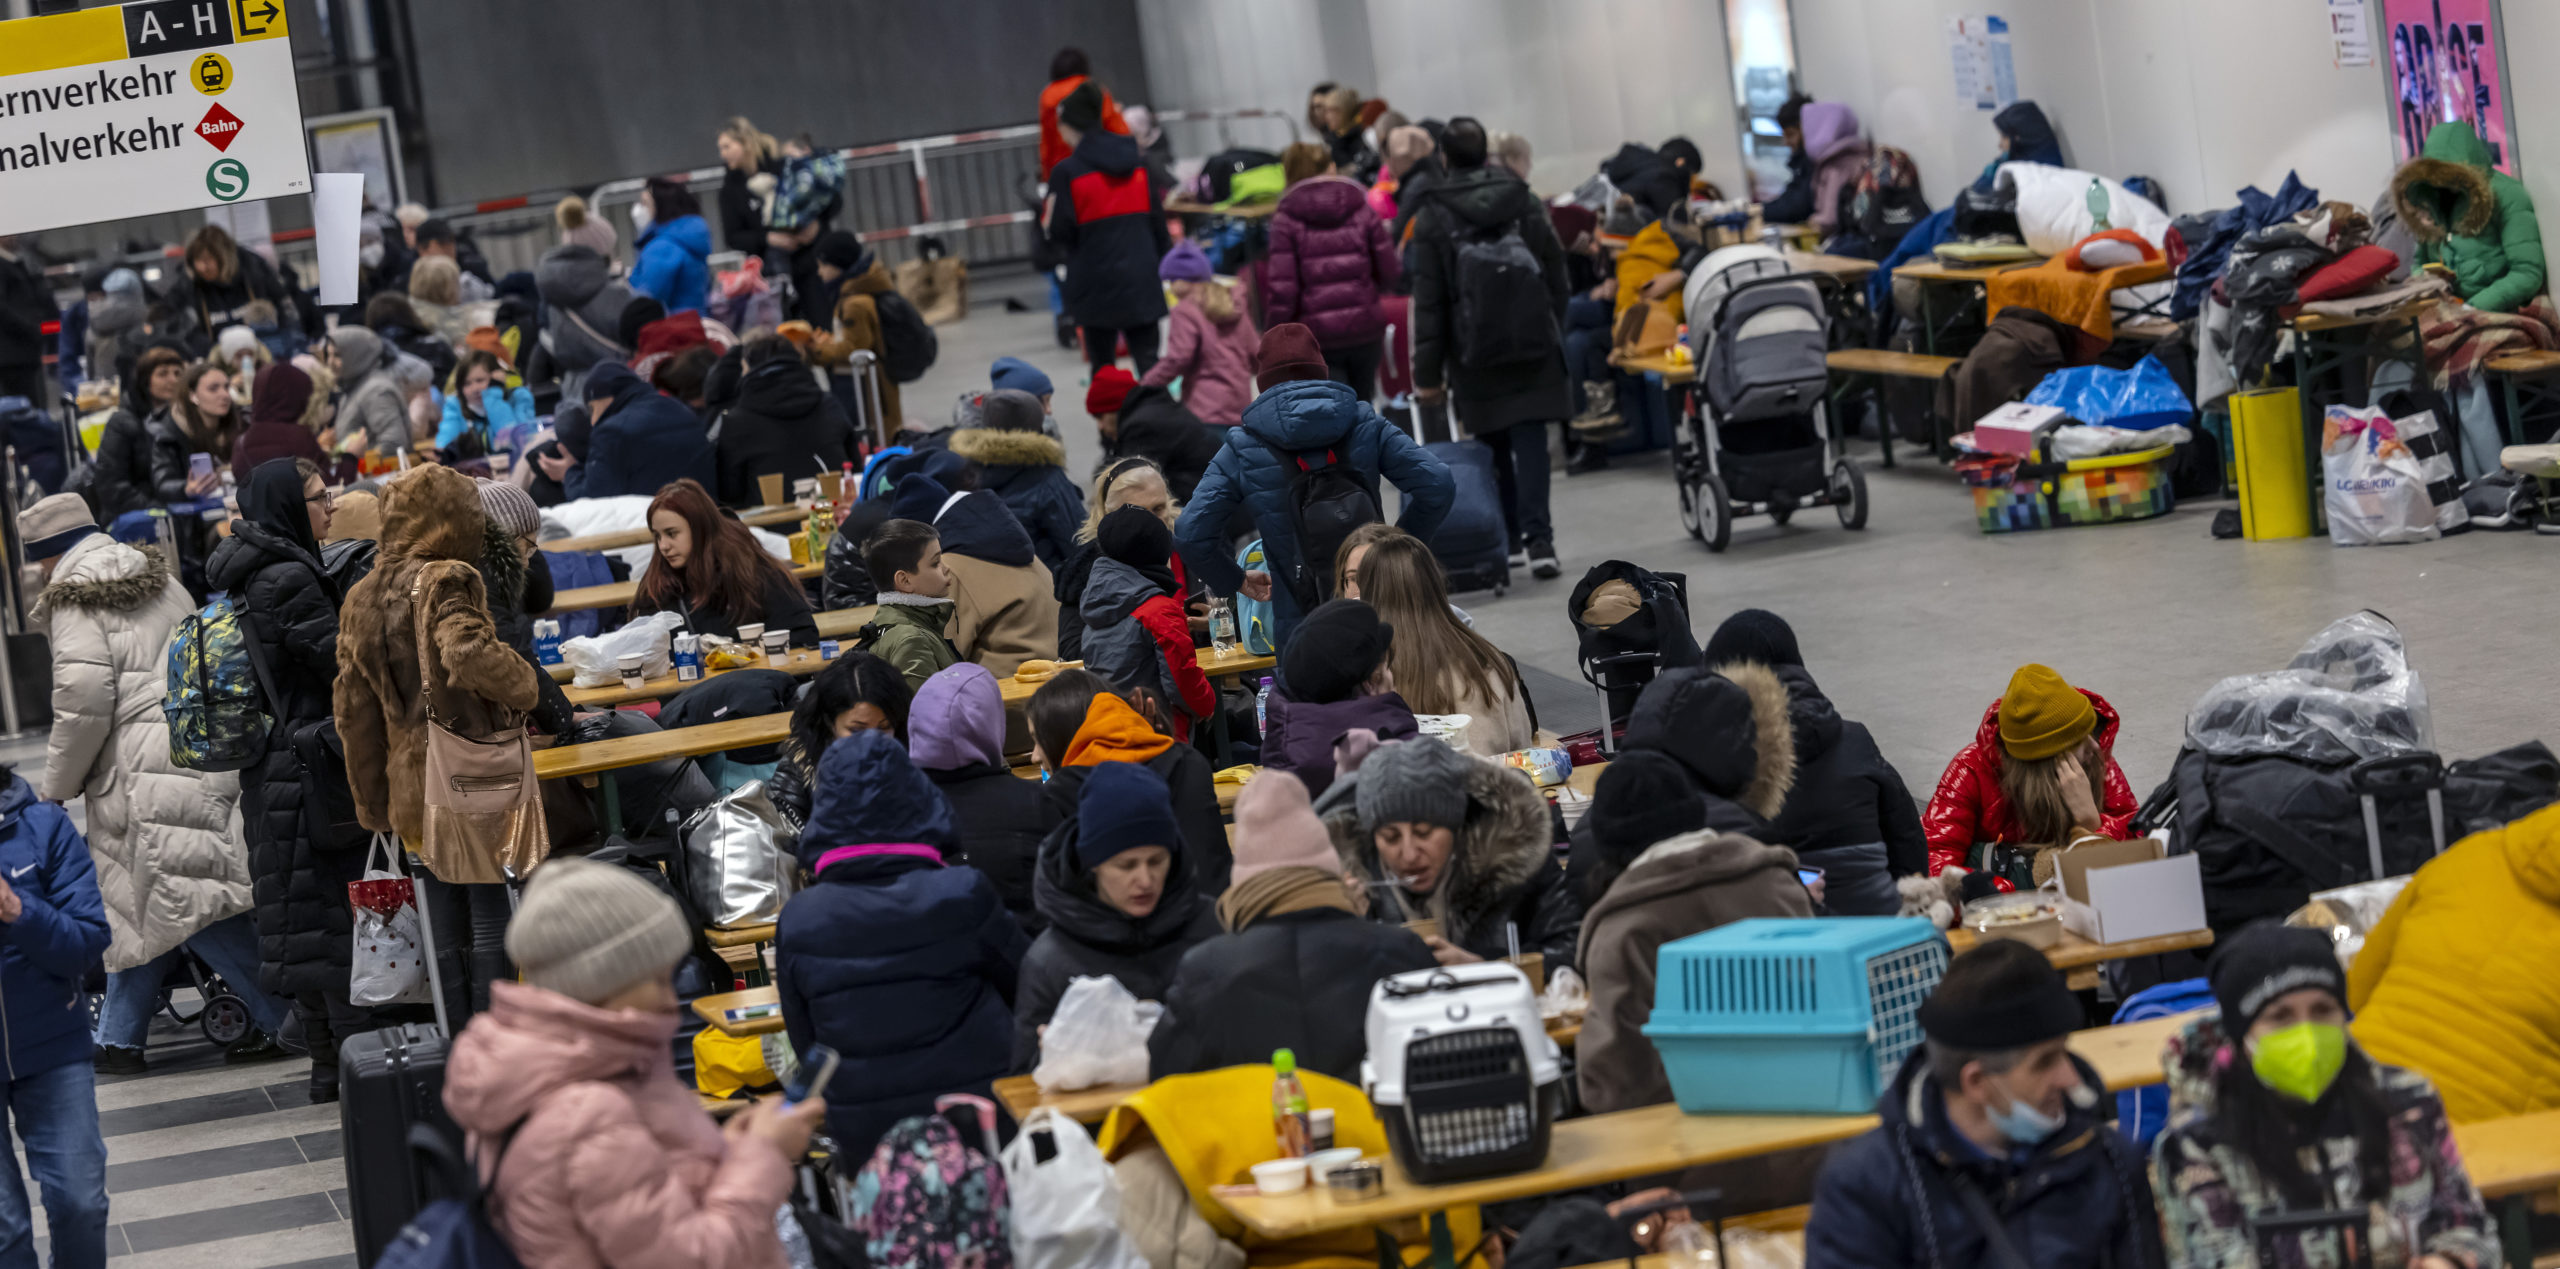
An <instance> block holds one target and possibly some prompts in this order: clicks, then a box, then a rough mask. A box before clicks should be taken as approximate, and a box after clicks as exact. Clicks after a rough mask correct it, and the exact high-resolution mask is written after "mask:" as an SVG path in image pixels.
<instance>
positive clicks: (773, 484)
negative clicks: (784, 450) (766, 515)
mask: <svg viewBox="0 0 2560 1269" xmlns="http://www.w3.org/2000/svg"><path fill="white" fill-rule="evenodd" d="M782 482H783V476H782V473H781V472H775V473H773V474H772V475H770V476H758V477H756V489H757V491H758V492H760V493H762V494H763V495H764V505H766V506H768V507H778V506H781V505H782V494H783V483H782Z"/></svg>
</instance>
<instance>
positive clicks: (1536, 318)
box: [1449, 213, 1556, 370]
mask: <svg viewBox="0 0 2560 1269" xmlns="http://www.w3.org/2000/svg"><path fill="white" fill-rule="evenodd" d="M1449 218H1450V229H1451V237H1453V238H1454V239H1455V240H1456V242H1457V268H1456V270H1455V271H1454V276H1455V281H1456V287H1457V294H1458V305H1457V309H1458V311H1457V329H1456V330H1454V331H1453V332H1451V334H1452V336H1453V338H1452V339H1451V340H1450V344H1451V347H1452V348H1453V349H1454V351H1455V352H1456V353H1457V358H1458V364H1459V365H1461V366H1465V367H1466V368H1468V369H1470V370H1482V369H1485V368H1487V367H1491V366H1507V365H1511V364H1512V363H1514V362H1521V361H1530V360H1533V359H1536V358H1539V357H1544V356H1546V355H1547V354H1549V353H1551V352H1554V351H1555V348H1556V323H1555V314H1554V313H1553V312H1552V311H1551V310H1550V308H1549V306H1548V297H1547V275H1546V272H1545V271H1544V270H1542V269H1540V268H1539V267H1538V257H1537V256H1536V255H1534V254H1531V252H1530V250H1529V244H1528V242H1527V240H1525V239H1523V238H1522V237H1521V236H1520V222H1519V221H1517V220H1513V221H1508V222H1505V223H1504V224H1503V226H1502V227H1501V228H1500V229H1498V230H1483V229H1469V228H1467V227H1465V226H1463V225H1461V224H1459V223H1458V221H1457V216H1456V215H1455V213H1451V214H1450V217H1449Z"/></svg>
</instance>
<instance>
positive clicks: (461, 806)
mask: <svg viewBox="0 0 2560 1269" xmlns="http://www.w3.org/2000/svg"><path fill="white" fill-rule="evenodd" d="M448 578H454V579H456V584H467V585H468V586H469V587H470V589H471V592H472V594H473V595H474V597H475V599H476V598H477V595H478V591H479V586H480V579H479V575H478V574H477V573H475V572H474V571H473V570H472V568H471V566H470V565H468V564H465V563H462V562H461V561H459V560H438V561H435V562H433V563H430V564H428V565H427V566H426V567H424V568H422V569H419V570H418V574H417V576H416V577H415V578H414V579H412V580H411V581H410V583H409V619H410V624H411V625H412V626H414V627H415V628H416V630H417V637H418V702H419V705H420V707H421V708H422V709H424V710H425V712H426V715H427V755H426V779H425V784H426V790H425V802H426V840H424V841H421V842H418V843H416V850H417V852H418V858H419V859H420V860H421V861H423V862H424V863H425V864H426V865H427V871H429V872H432V873H434V874H435V876H436V879H437V880H438V881H442V882H444V883H446V884H448V885H478V884H487V883H494V882H504V881H510V880H515V879H519V878H523V877H525V876H528V875H530V874H531V873H532V872H533V868H534V865H536V864H539V863H541V862H542V858H543V856H544V855H547V854H549V853H550V851H551V839H550V834H549V832H548V830H547V829H546V828H545V827H544V825H543V819H542V797H541V793H540V784H539V782H538V781H537V780H535V778H534V774H533V742H532V740H531V739H529V738H528V737H527V736H526V735H525V731H524V719H523V718H522V717H518V718H517V719H516V720H515V723H514V725H512V726H507V727H500V728H498V729H496V730H494V731H492V732H490V733H489V734H488V735H486V736H482V737H477V738H474V737H470V736H465V735H463V734H462V733H460V732H457V731H455V730H453V729H452V728H450V727H447V726H446V725H445V722H444V719H443V718H441V717H439V716H438V715H437V713H436V689H435V680H436V673H435V667H436V665H437V658H436V656H435V640H434V639H433V638H432V637H431V635H430V633H429V631H430V628H431V627H432V625H433V624H434V623H433V621H432V620H431V619H430V617H429V615H428V614H427V613H426V612H425V611H423V605H421V604H420V602H419V597H420V596H422V595H424V594H425V593H426V592H427V591H428V589H430V588H431V587H434V586H436V585H438V584H440V583H443V582H444V581H445V580H446V579H448Z"/></svg>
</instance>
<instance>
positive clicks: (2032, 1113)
mask: <svg viewBox="0 0 2560 1269" xmlns="http://www.w3.org/2000/svg"><path fill="white" fill-rule="evenodd" d="M2001 1091H2002V1092H2007V1091H2008V1090H2007V1089H2002V1090H2001ZM1983 1113H1984V1114H1986V1115H1988V1116H1990V1118H1991V1126H1992V1128H1994V1129H1995V1130H1997V1131H1998V1132H1999V1134H2000V1135H2001V1136H2003V1137H2005V1138H2007V1139H2008V1141H2009V1144H2011V1145H2016V1146H2032V1145H2034V1144H2035V1143H2037V1142H2039V1141H2042V1140H2044V1139H2045V1138H2047V1137H2050V1136H2052V1135H2053V1134H2055V1133H2057V1132H2060V1131H2062V1116H2060V1115H2048V1114H2046V1113H2044V1110H2043V1109H2042V1108H2041V1107H2038V1106H2036V1105H2035V1104H2033V1103H2031V1102H2028V1101H2025V1100H2024V1099H2021V1098H2016V1097H2012V1098H2010V1099H2009V1105H2008V1107H2007V1108H2006V1109H2002V1108H1998V1107H1986V1108H1985V1109H1984V1111H1983Z"/></svg>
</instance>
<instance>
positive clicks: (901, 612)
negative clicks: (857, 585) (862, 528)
mask: <svg viewBox="0 0 2560 1269" xmlns="http://www.w3.org/2000/svg"><path fill="white" fill-rule="evenodd" d="M862 562H863V565H864V566H865V567H867V568H869V569H870V570H871V576H872V577H873V578H875V579H877V580H880V581H885V582H888V583H889V589H887V590H884V591H882V592H880V611H879V615H877V616H875V617H873V618H872V619H871V624H870V625H868V626H866V627H864V628H863V642H862V645H861V646H862V650H863V651H866V652H869V653H871V654H872V655H874V656H877V657H879V658H880V659H881V660H883V661H886V662H888V663H889V664H891V665H893V666H896V667H897V668H898V673H899V674H901V675H904V676H905V677H906V680H907V690H909V691H913V690H915V689H917V688H919V687H922V686H924V681H925V680H926V679H929V678H932V677H933V675H934V672H935V671H937V670H940V669H941V668H942V667H944V666H946V665H951V664H953V663H955V662H957V661H959V659H960V653H959V650H958V649H956V648H953V647H952V646H951V640H949V639H948V638H945V637H944V635H943V630H944V628H945V627H947V626H949V625H950V624H951V574H950V572H949V571H948V570H946V569H944V568H943V567H942V538H941V537H940V536H939V535H937V534H936V533H935V532H934V531H933V526H932V525H929V524H924V523H920V522H918V521H915V520H891V521H888V522H887V523H884V524H882V525H881V526H880V527H879V529H877V530H875V531H874V532H873V533H872V535H871V537H870V539H869V540H867V541H865V542H864V543H863V544H862Z"/></svg>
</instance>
